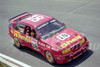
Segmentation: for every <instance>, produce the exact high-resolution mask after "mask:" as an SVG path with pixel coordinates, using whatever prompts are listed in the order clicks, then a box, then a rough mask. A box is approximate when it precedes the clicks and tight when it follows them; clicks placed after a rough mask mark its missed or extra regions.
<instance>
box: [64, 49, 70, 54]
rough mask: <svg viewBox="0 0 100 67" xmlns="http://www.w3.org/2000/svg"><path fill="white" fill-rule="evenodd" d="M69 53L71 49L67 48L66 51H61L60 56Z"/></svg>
mask: <svg viewBox="0 0 100 67" xmlns="http://www.w3.org/2000/svg"><path fill="white" fill-rule="evenodd" d="M70 51H71V49H70V48H67V49H65V50H63V51H62V54H66V53H68V52H70Z"/></svg>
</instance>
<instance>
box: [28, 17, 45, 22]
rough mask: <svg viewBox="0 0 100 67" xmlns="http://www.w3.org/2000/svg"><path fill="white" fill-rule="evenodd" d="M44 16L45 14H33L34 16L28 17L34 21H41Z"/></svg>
mask: <svg viewBox="0 0 100 67" xmlns="http://www.w3.org/2000/svg"><path fill="white" fill-rule="evenodd" d="M43 18H44V17H43V16H39V15H33V16H31V17H29V18H27V20H30V21H32V22H38V21H40V20H41V19H43Z"/></svg>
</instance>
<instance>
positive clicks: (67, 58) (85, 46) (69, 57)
mask: <svg viewBox="0 0 100 67" xmlns="http://www.w3.org/2000/svg"><path fill="white" fill-rule="evenodd" d="M88 48H89V42H88V41H86V42H85V43H84V44H83V46H82V47H81V48H80V49H78V50H77V51H75V52H70V53H68V54H66V55H59V56H55V59H56V63H58V64H64V63H67V62H70V61H72V60H74V59H75V58H77V57H79V56H80V55H82V54H83V53H84V52H86V50H87V49H88Z"/></svg>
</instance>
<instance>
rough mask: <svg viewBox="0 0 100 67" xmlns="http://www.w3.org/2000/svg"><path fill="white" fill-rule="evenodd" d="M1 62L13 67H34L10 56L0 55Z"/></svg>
mask: <svg viewBox="0 0 100 67" xmlns="http://www.w3.org/2000/svg"><path fill="white" fill-rule="evenodd" d="M0 61H1V62H3V63H5V64H7V65H9V66H11V67H32V66H30V65H27V64H25V63H23V62H20V61H18V60H16V59H13V58H11V57H9V56H6V55H4V54H2V53H0Z"/></svg>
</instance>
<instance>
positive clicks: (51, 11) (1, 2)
mask: <svg viewBox="0 0 100 67" xmlns="http://www.w3.org/2000/svg"><path fill="white" fill-rule="evenodd" d="M23 12H31V13H43V14H47V15H50V16H53V17H55V18H56V19H58V20H59V21H61V22H63V23H65V24H66V25H67V26H68V27H70V28H72V29H74V30H77V31H78V32H81V33H83V34H85V35H86V37H87V38H88V40H89V42H90V47H89V50H88V51H87V52H86V53H84V54H83V55H82V56H80V57H78V58H77V59H75V60H73V61H71V62H69V63H66V64H64V65H59V64H55V65H51V64H49V63H48V62H47V61H46V59H45V58H44V57H43V56H42V55H41V54H39V53H37V52H35V51H31V50H30V49H28V48H24V49H22V50H19V49H17V48H16V47H15V46H13V40H12V39H11V38H10V37H9V35H8V25H9V22H8V19H9V18H11V17H13V16H15V15H18V14H20V13H23ZM0 53H3V54H5V55H8V56H10V57H12V58H14V59H17V60H19V61H22V62H24V63H26V64H29V65H31V66H35V67H100V0H0Z"/></svg>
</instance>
